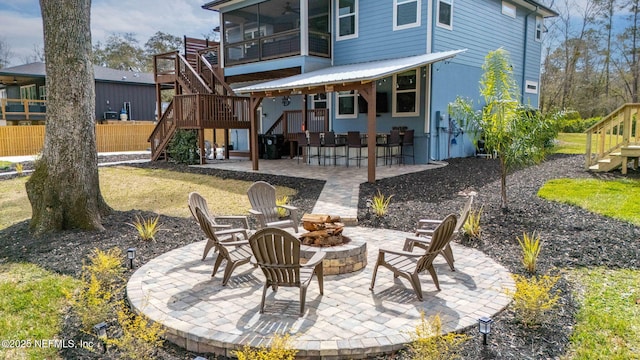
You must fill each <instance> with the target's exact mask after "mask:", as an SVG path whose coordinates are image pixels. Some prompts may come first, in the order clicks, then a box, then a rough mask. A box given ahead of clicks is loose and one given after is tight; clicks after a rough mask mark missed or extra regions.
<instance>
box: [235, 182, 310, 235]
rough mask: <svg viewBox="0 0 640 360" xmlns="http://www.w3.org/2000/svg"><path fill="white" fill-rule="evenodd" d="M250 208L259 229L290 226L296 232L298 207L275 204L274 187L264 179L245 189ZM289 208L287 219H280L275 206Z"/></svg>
mask: <svg viewBox="0 0 640 360" xmlns="http://www.w3.org/2000/svg"><path fill="white" fill-rule="evenodd" d="M247 195H248V196H249V202H250V203H251V207H252V209H250V210H249V213H250V214H251V215H254V216H255V217H256V219H257V220H258V225H259V226H260V228H261V229H264V228H266V227H277V228H280V229H284V228H288V227H292V228H293V229H294V231H295V232H296V233H297V232H298V208H297V207H295V206H291V205H276V188H275V187H273V186H272V185H271V184H269V183H267V182H264V181H256V182H255V183H253V184H252V185H251V187H249V190H248V191H247ZM278 207H280V208H283V209H287V210H289V214H290V216H289V219H280V218H279V217H278V210H277V208H278Z"/></svg>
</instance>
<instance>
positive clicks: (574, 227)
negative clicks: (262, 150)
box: [0, 155, 640, 359]
mask: <svg viewBox="0 0 640 360" xmlns="http://www.w3.org/2000/svg"><path fill="white" fill-rule="evenodd" d="M116 160H119V159H118V158H117V157H112V158H108V159H101V162H102V161H116ZM126 160H131V158H127V159H126ZM448 163H449V164H448V165H447V166H445V167H442V168H438V169H434V170H428V171H423V172H419V173H414V174H408V175H402V176H397V177H393V178H388V179H383V180H378V181H376V183H374V184H369V183H365V184H362V185H361V187H360V202H359V212H358V219H359V224H360V226H368V227H374V228H390V229H397V230H403V231H411V230H413V229H414V228H415V226H416V223H417V220H418V219H420V218H442V217H444V216H445V215H446V214H449V213H457V212H459V210H460V208H461V207H462V206H463V204H464V200H465V199H464V198H463V197H462V196H460V195H459V194H461V193H466V192H470V191H475V192H476V193H477V196H476V199H475V202H474V208H475V209H479V208H482V222H481V223H482V229H483V231H482V238H481V240H476V241H462V240H460V239H457V240H456V241H459V242H462V243H463V245H465V246H471V247H474V248H477V249H478V250H480V251H482V252H484V253H486V254H487V255H489V256H490V257H492V258H493V259H495V260H496V261H497V262H499V263H500V264H502V265H503V266H505V267H506V268H507V269H508V270H509V271H511V272H513V273H516V274H524V268H523V266H522V263H521V256H520V248H519V245H518V243H517V240H516V237H518V236H521V235H522V233H523V232H528V233H531V232H533V231H534V230H535V231H536V232H537V233H538V234H540V236H541V238H542V239H543V248H542V252H541V254H540V257H539V263H538V272H539V273H552V274H559V275H564V274H565V272H564V270H565V269H571V268H577V267H595V266H604V267H609V268H632V269H637V268H638V267H639V266H640V253H639V251H638V248H639V245H640V244H639V240H638V239H640V236H639V235H640V229H639V228H638V227H636V226H633V225H631V224H628V223H625V222H621V221H617V220H613V219H610V218H607V217H603V216H600V215H596V214H593V213H590V212H588V211H586V210H582V209H580V208H577V207H573V206H569V205H564V204H559V203H554V202H549V201H546V200H543V199H540V198H538V196H537V191H538V189H539V188H540V187H541V186H542V185H543V184H544V183H545V182H546V181H547V180H549V179H554V178H562V177H569V178H579V177H602V178H616V177H620V176H621V175H620V174H619V172H617V173H616V172H614V173H607V174H594V173H590V172H587V171H586V170H584V160H583V157H582V156H579V155H575V156H567V155H554V156H552V157H551V158H549V159H548V160H547V161H545V162H543V163H542V164H539V165H535V166H531V167H527V168H524V169H521V170H518V171H514V172H513V173H512V174H511V175H509V177H508V179H507V186H508V200H509V209H508V211H503V210H502V209H501V207H500V186H499V184H500V182H499V178H498V162H497V161H496V160H488V159H477V158H463V159H451V160H449V161H448ZM27 166H28V165H25V168H28V167H27ZM130 166H137V167H145V168H164V169H169V170H174V171H182V172H192V173H199V174H208V175H212V176H219V177H222V178H228V179H242V180H248V181H256V180H264V181H268V182H270V183H272V184H274V185H282V186H287V187H291V188H293V189H296V190H297V191H298V194H297V195H296V196H295V197H294V198H293V201H292V203H293V205H294V206H298V207H299V208H301V209H302V211H304V212H310V211H311V209H312V208H313V205H314V204H315V201H316V200H317V198H318V196H319V194H320V191H321V190H322V186H323V185H324V183H323V182H322V181H317V180H306V179H300V178H293V177H286V176H273V175H264V174H255V173H241V172H232V171H224V170H216V169H204V168H192V167H187V166H184V165H177V164H173V163H168V162H153V163H142V164H135V165H130ZM628 176H629V177H632V178H640V174H639V173H638V171H630V173H629V175H628ZM5 178H7V177H6V176H0V180H1V179H5ZM378 191H380V192H381V193H383V194H385V195H393V197H392V199H391V203H390V207H389V211H388V214H387V216H385V217H383V218H382V219H379V218H377V217H376V216H374V215H373V214H371V212H370V210H369V209H368V208H367V199H371V198H372V197H373V196H374V194H376V193H377V192H378ZM186 197H187V194H185V200H184V201H185V206H186ZM136 214H141V215H143V216H145V217H148V216H152V215H153V214H151V213H147V212H142V211H127V212H114V213H113V214H111V215H109V216H107V217H105V218H104V219H103V224H104V226H105V231H103V232H82V231H66V232H61V233H55V234H50V235H47V236H43V237H41V238H34V237H32V236H31V235H30V234H29V231H28V222H27V221H23V222H20V223H17V224H15V225H13V226H11V227H9V228H7V229H4V230H1V231H0V263H1V262H8V261H12V262H18V261H26V262H33V263H36V264H38V265H40V266H42V267H44V268H46V269H49V270H51V271H55V272H59V273H62V274H70V275H73V276H76V277H77V276H79V274H80V271H81V266H82V261H83V260H85V259H87V257H88V255H89V254H90V253H91V251H92V250H93V249H95V248H100V249H103V250H106V249H109V248H111V247H114V246H118V247H120V248H121V249H123V250H126V249H127V248H129V247H136V248H137V249H138V250H137V254H138V257H137V258H136V264H137V266H140V265H142V264H143V263H145V262H147V261H149V260H150V259H152V258H154V257H156V256H158V255H160V254H163V253H165V252H167V251H169V250H172V249H175V248H177V247H181V246H183V245H186V244H189V243H192V242H194V241H200V240H204V239H205V237H204V235H203V233H202V232H201V231H200V229H199V228H198V226H197V225H196V223H195V222H194V221H193V220H192V219H191V218H178V217H169V216H160V223H161V227H162V229H163V230H162V231H160V233H159V234H158V235H157V237H156V241H155V242H141V241H140V240H138V239H137V237H136V234H135V233H134V230H133V229H132V228H131V227H130V226H129V225H127V223H130V222H132V221H134V220H135V215H136ZM254 225H255V224H254ZM479 271H481V269H479ZM573 286H574V284H572V283H570V282H569V281H567V279H566V278H565V277H564V276H562V278H561V280H560V282H559V283H558V285H557V289H558V291H559V294H560V303H561V307H560V309H559V310H558V311H556V313H555V314H554V317H553V318H552V321H549V322H548V323H545V324H542V325H541V326H540V327H537V328H526V327H524V326H522V324H520V323H519V322H518V320H517V319H516V317H515V316H514V313H513V312H512V311H511V310H510V309H507V310H506V311H504V312H502V313H500V314H498V315H497V316H496V317H495V318H494V323H493V327H492V333H491V335H490V344H489V345H488V346H486V347H484V346H482V339H481V337H480V336H478V333H477V330H476V329H469V330H468V331H467V334H468V335H469V336H470V337H471V340H470V341H468V342H466V343H465V345H464V347H463V349H462V351H461V357H462V358H464V359H541V358H559V357H560V356H562V355H564V354H566V351H567V346H568V343H569V336H570V335H571V332H572V329H573V326H574V323H575V313H576V310H577V309H576V306H577V304H576V300H575V299H574V297H573V291H574V290H575V289H574V288H573ZM443 291H446V289H445V290H443ZM77 325H78V322H77V319H75V318H74V316H73V315H68V316H67V318H66V320H65V325H64V329H63V333H62V334H60V338H61V339H76V340H77V341H79V340H80V339H85V340H86V338H87V336H90V335H88V334H84V333H82V332H80V331H79V330H78V326H77ZM200 355H202V354H200ZM61 356H63V357H64V358H66V359H78V358H86V359H104V358H109V356H111V357H112V358H116V357H117V355H116V354H115V353H111V352H109V353H107V354H92V353H89V352H87V351H85V350H82V349H67V350H65V351H63V352H62V354H61ZM195 356H197V354H194V353H192V352H188V351H186V350H184V349H181V348H178V347H177V346H174V345H172V344H170V343H165V345H164V346H163V347H162V348H159V349H158V353H157V358H159V359H193V358H194V357H195ZM203 356H205V357H208V358H213V357H214V356H213V355H211V354H205V355H203ZM394 356H396V357H402V356H401V355H394ZM390 357H392V356H390Z"/></svg>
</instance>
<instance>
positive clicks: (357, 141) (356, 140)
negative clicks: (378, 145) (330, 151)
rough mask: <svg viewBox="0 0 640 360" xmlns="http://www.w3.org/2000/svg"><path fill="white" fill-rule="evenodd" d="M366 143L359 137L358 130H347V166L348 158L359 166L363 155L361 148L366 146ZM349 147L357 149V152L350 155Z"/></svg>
mask: <svg viewBox="0 0 640 360" xmlns="http://www.w3.org/2000/svg"><path fill="white" fill-rule="evenodd" d="M366 147H367V145H366V144H363V143H362V139H361V138H360V131H349V132H347V167H349V160H351V159H353V160H356V165H357V166H358V167H360V162H361V161H362V159H364V157H363V156H362V149H364V148H366ZM351 149H357V150H358V154H357V155H356V156H354V157H351V154H350V151H351Z"/></svg>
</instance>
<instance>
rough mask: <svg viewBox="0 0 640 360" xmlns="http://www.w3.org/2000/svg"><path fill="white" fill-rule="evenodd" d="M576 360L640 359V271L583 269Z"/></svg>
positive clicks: (573, 355) (573, 345)
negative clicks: (639, 302)
mask: <svg viewBox="0 0 640 360" xmlns="http://www.w3.org/2000/svg"><path fill="white" fill-rule="evenodd" d="M572 277H575V279H574V281H577V282H579V283H580V284H581V285H582V286H581V287H580V288H581V289H583V291H582V292H580V293H578V294H576V295H577V296H576V297H577V298H578V300H579V301H580V303H581V306H580V309H579V311H578V314H577V315H576V318H577V319H576V320H577V323H576V326H575V328H574V332H573V334H572V336H571V350H570V354H571V358H572V359H580V360H582V359H584V360H590V359H620V360H623V359H640V326H639V325H638V324H640V305H639V304H638V303H637V302H638V301H639V300H640V287H638V285H639V284H640V271H638V270H609V269H602V268H597V269H580V270H575V271H573V274H572Z"/></svg>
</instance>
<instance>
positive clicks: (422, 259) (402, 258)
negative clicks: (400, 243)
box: [369, 214, 456, 301]
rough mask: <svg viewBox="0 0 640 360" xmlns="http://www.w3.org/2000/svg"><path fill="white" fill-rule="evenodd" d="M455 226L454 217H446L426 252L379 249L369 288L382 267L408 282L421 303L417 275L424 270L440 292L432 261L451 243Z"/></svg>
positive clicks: (372, 285) (452, 215) (420, 289)
mask: <svg viewBox="0 0 640 360" xmlns="http://www.w3.org/2000/svg"><path fill="white" fill-rule="evenodd" d="M455 225H456V216H455V215H454V214H451V215H449V216H447V217H446V218H445V219H444V220H442V223H441V224H440V225H438V227H437V228H436V230H435V231H434V232H433V236H432V238H431V243H430V244H429V247H428V248H427V250H426V251H420V252H416V253H414V252H409V251H404V250H387V249H380V250H379V252H378V260H377V261H376V265H375V267H374V268H373V276H372V278H371V287H370V288H369V289H370V290H371V291H373V287H374V286H375V283H376V275H377V273H378V267H379V266H384V267H386V268H387V269H389V270H391V271H392V272H393V276H394V278H395V277H398V276H402V277H404V278H405V279H407V280H409V282H410V283H411V287H413V290H414V291H415V293H416V295H417V296H418V300H420V301H422V286H421V285H420V278H419V277H418V275H419V274H420V273H421V272H423V271H424V270H427V271H429V273H430V274H431V278H432V279H433V283H434V284H435V286H436V288H437V289H438V291H440V283H439V282H438V275H437V274H436V270H435V268H434V267H433V259H435V258H436V256H437V255H438V254H439V253H440V252H441V251H442V249H443V248H444V247H445V246H446V245H447V244H448V243H449V241H451V235H452V234H453V229H454V227H455Z"/></svg>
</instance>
